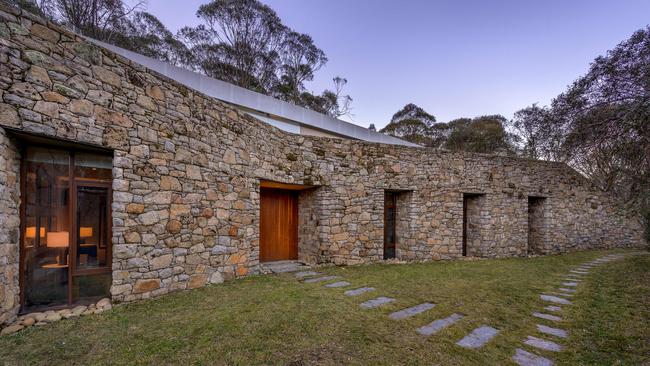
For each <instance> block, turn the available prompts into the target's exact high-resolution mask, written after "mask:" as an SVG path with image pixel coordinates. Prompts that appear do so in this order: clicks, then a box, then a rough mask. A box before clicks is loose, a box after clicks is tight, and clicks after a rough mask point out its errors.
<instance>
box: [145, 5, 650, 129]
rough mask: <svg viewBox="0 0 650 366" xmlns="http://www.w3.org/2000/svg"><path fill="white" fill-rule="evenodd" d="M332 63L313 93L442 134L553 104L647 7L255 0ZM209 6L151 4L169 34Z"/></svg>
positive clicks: (367, 119) (642, 19)
mask: <svg viewBox="0 0 650 366" xmlns="http://www.w3.org/2000/svg"><path fill="white" fill-rule="evenodd" d="M262 1H263V2H264V3H265V4H267V5H269V6H270V7H271V8H273V9H274V10H275V11H276V12H277V14H278V15H279V16H280V18H281V19H282V21H283V22H284V23H285V24H286V25H288V26H289V27H291V28H293V29H294V30H295V31H298V32H301V33H307V34H309V35H311V36H312V38H313V39H314V42H315V43H316V45H317V46H318V47H320V48H321V49H322V50H323V51H324V52H325V53H326V54H327V56H328V58H329V62H328V64H327V65H326V66H325V67H324V68H322V69H321V70H319V71H318V73H317V75H316V79H315V80H314V81H313V82H311V83H309V84H308V88H309V89H310V90H312V91H315V92H320V91H322V90H323V89H324V88H325V87H331V85H332V82H331V79H332V78H333V77H334V76H337V75H340V76H343V77H345V78H347V79H348V85H347V87H346V91H347V93H349V94H350V95H351V96H352V98H353V99H354V101H353V103H352V108H353V109H352V113H353V116H352V117H351V118H345V119H347V120H350V121H352V122H354V123H356V124H359V125H362V126H365V127H367V126H368V125H369V124H370V123H374V124H375V125H376V126H377V128H381V127H383V126H384V125H385V124H386V123H388V122H389V120H390V118H391V116H392V115H393V113H395V112H396V111H397V110H398V109H400V108H401V107H403V106H404V105H405V104H406V103H410V102H412V103H415V104H417V105H419V106H421V107H423V108H424V109H425V110H427V111H428V112H429V113H431V114H433V115H434V116H436V118H437V120H438V121H439V122H445V121H449V120H451V119H454V118H459V117H474V116H479V115H483V114H502V115H504V116H506V117H508V118H510V117H512V114H513V113H514V112H515V111H517V110H519V109H521V108H523V107H525V106H528V105H530V104H532V103H536V102H537V103H540V104H548V103H549V102H550V101H551V99H552V98H553V97H555V96H556V95H557V94H559V93H560V92H562V91H564V89H565V88H566V86H567V85H568V84H570V83H571V82H572V81H573V80H575V79H576V78H577V77H579V76H580V75H582V74H584V73H585V72H586V71H587V69H588V67H589V63H590V62H591V61H592V60H593V59H594V58H595V57H597V56H598V55H602V54H604V53H605V52H606V51H607V50H609V49H611V48H613V47H615V46H616V45H617V44H618V43H620V42H622V41H623V40H625V39H627V38H628V37H629V36H630V35H631V34H632V33H633V32H634V31H635V30H637V29H640V28H643V27H645V26H647V25H648V24H649V23H650V16H649V15H650V0H570V1H567V0H543V1H521V0H491V1H485V0H456V1H454V0H444V1H431V0H422V1H397V0H394V1H383V0H262ZM205 2H207V1H206V0H149V3H148V11H149V12H151V13H153V14H154V15H156V16H157V17H158V18H159V19H160V20H161V21H162V22H163V23H164V24H165V25H166V26H167V27H168V28H169V29H170V30H172V31H174V32H175V31H176V30H178V29H180V28H181V27H182V26H184V25H195V24H197V23H198V19H197V18H196V10H197V9H198V7H199V5H201V4H202V3H205Z"/></svg>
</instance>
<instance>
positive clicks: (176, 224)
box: [165, 220, 183, 234]
mask: <svg viewBox="0 0 650 366" xmlns="http://www.w3.org/2000/svg"><path fill="white" fill-rule="evenodd" d="M182 227H183V224H181V222H180V221H178V220H169V222H168V223H167V225H165V229H167V231H168V232H169V233H171V234H178V233H180V232H181V228H182Z"/></svg>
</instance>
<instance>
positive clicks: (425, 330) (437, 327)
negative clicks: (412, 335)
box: [416, 313, 464, 336]
mask: <svg viewBox="0 0 650 366" xmlns="http://www.w3.org/2000/svg"><path fill="white" fill-rule="evenodd" d="M463 316H464V315H461V314H455V313H454V314H451V315H450V316H448V317H446V318H442V319H438V320H434V321H432V322H431V323H429V324H427V325H425V326H423V327H420V328H418V329H416V331H417V332H418V333H420V334H422V335H425V336H430V335H432V334H434V333H438V332H439V331H441V330H442V329H444V328H447V327H449V326H452V325H453V324H454V323H456V322H457V321H459V320H460V319H462V318H463Z"/></svg>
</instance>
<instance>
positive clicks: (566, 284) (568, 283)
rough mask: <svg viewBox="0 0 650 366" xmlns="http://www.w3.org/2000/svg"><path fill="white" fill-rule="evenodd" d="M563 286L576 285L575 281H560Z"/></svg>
mask: <svg viewBox="0 0 650 366" xmlns="http://www.w3.org/2000/svg"><path fill="white" fill-rule="evenodd" d="M562 285H563V286H569V287H578V283H577V282H562Z"/></svg>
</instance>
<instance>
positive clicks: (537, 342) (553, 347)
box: [524, 336, 563, 352]
mask: <svg viewBox="0 0 650 366" xmlns="http://www.w3.org/2000/svg"><path fill="white" fill-rule="evenodd" d="M524 344H527V345H529V346H532V347H535V348H539V349H542V350H544V351H553V352H560V351H561V350H562V348H563V347H562V346H560V345H559V344H557V343H555V342H552V341H547V340H545V339H541V338H537V337H533V336H528V338H527V339H526V340H525V341H524Z"/></svg>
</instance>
